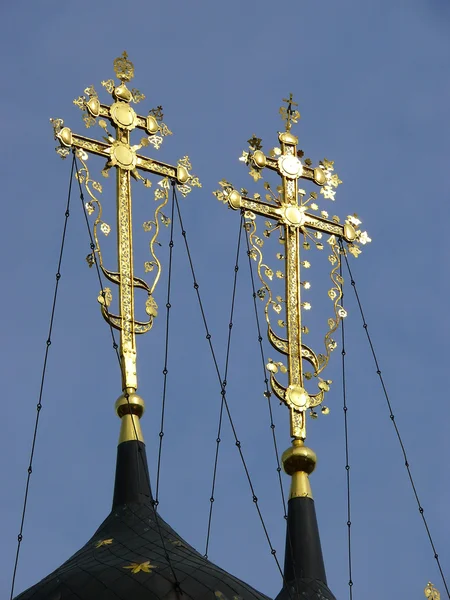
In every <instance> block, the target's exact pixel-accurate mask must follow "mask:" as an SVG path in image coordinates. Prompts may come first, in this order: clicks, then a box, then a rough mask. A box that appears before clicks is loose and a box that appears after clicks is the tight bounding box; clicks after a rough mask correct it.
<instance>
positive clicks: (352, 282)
mask: <svg viewBox="0 0 450 600" xmlns="http://www.w3.org/2000/svg"><path fill="white" fill-rule="evenodd" d="M344 257H345V263H346V265H347V269H348V274H349V276H350V282H351V284H352V287H353V291H354V292H355V296H356V301H357V303H358V308H359V312H360V314H361V319H362V322H363V328H364V330H365V332H366V336H367V341H368V342H369V346H370V351H371V353H372V357H373V360H374V363H375V366H376V373H377V375H378V377H379V379H380V383H381V387H382V388H383V394H384V397H385V399H386V404H387V407H388V410H389V418H390V419H391V422H392V425H393V426H394V429H395V434H396V436H397V439H398V442H399V444H400V448H401V451H402V454H403V458H404V461H405V468H406V471H407V473H408V478H409V481H410V483H411V488H412V490H413V493H414V497H415V499H416V502H417V507H418V509H419V513H420V516H421V517H422V521H423V524H424V527H425V530H426V532H427V536H428V539H429V541H430V545H431V548H432V550H433V555H434V559H435V561H436V564H437V566H438V569H439V573H440V575H441V579H442V583H443V584H444V587H445V591H446V592H447V596H448V597H449V598H450V592H449V589H448V586H447V581H446V579H445V575H444V571H443V570H442V566H441V562H440V560H439V555H438V553H437V551H436V546H435V544H434V541H433V537H432V535H431V531H430V528H429V525H428V521H427V519H426V517H425V510H424V508H423V506H422V504H421V502H420V499H419V494H418V492H417V488H416V484H415V482H414V479H413V476H412V472H411V468H410V466H409V461H408V456H407V454H406V449H405V445H404V443H403V439H402V436H401V435H400V430H399V428H398V425H397V422H396V420H395V415H394V413H393V410H392V404H391V401H390V399H389V395H388V392H387V389H386V384H385V382H384V379H383V375H382V373H381V369H380V366H379V363H378V358H377V355H376V353H375V348H374V345H373V342H372V339H371V337H370V333H369V326H368V324H367V321H366V317H365V315H364V311H363V308H362V303H361V300H360V297H359V294H358V290H357V289H356V282H355V280H354V279H353V274H352V271H351V269H350V265H349V262H348V259H347V255H346V254H344Z"/></svg>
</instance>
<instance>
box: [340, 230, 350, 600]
mask: <svg viewBox="0 0 450 600" xmlns="http://www.w3.org/2000/svg"><path fill="white" fill-rule="evenodd" d="M339 245H340V249H341V253H342V254H344V247H343V244H342V241H341V240H340V241H339ZM339 275H340V276H341V278H342V262H341V264H340V266H339ZM341 306H342V308H344V286H342V298H341ZM341 345H342V350H341V358H342V361H341V364H342V399H343V406H342V408H343V411H344V440H345V478H346V488H347V553H348V594H349V599H350V600H353V576H352V518H351V502H350V501H351V494H350V452H349V444H348V405H347V380H346V372H345V366H346V365H345V356H346V351H345V324H344V320H342V321H341Z"/></svg>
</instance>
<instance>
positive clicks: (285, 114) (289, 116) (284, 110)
mask: <svg viewBox="0 0 450 600" xmlns="http://www.w3.org/2000/svg"><path fill="white" fill-rule="evenodd" d="M283 102H286V104H287V107H286V106H280V111H279V112H280V115H281V118H282V119H283V121H286V131H290V130H291V127H292V123H297V122H298V120H299V119H300V113H299V111H298V110H294V109H293V108H292V107H293V106H298V104H297V102H294V96H293V94H292V92H291V93H290V94H289V98H283Z"/></svg>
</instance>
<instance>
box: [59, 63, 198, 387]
mask: <svg viewBox="0 0 450 600" xmlns="http://www.w3.org/2000/svg"><path fill="white" fill-rule="evenodd" d="M114 71H115V74H116V76H117V78H118V79H119V84H116V83H115V81H114V80H113V79H109V80H107V81H102V85H103V86H104V87H105V88H106V90H107V91H108V92H109V93H110V94H111V96H112V98H113V102H112V103H111V104H110V105H108V104H102V103H101V102H100V100H99V98H98V94H97V92H96V91H95V89H94V87H93V86H90V87H88V88H86V89H85V90H84V93H85V95H84V96H80V97H79V98H77V99H76V100H74V104H76V105H77V106H78V107H79V108H80V109H81V110H82V111H83V112H84V117H83V120H84V122H85V124H86V127H91V126H92V125H95V124H98V125H99V126H100V127H101V128H102V129H103V130H104V132H105V134H106V135H105V136H104V138H103V141H98V140H95V139H91V138H88V137H85V136H82V135H78V134H76V133H74V132H73V131H72V130H71V129H69V128H68V127H64V122H63V121H62V119H52V120H51V121H52V123H53V128H54V133H55V138H56V139H57V140H58V141H59V142H60V146H59V147H58V148H57V152H58V153H59V154H60V155H61V156H62V157H63V158H65V157H66V156H67V155H68V154H69V151H70V149H73V150H74V151H75V152H76V155H77V157H78V159H79V160H80V162H81V163H82V168H81V169H80V171H79V173H78V178H79V180H80V181H81V183H84V185H85V188H86V190H87V192H88V194H89V197H90V199H89V201H88V202H87V203H86V209H87V211H88V212H89V213H90V214H92V213H94V212H96V219H95V223H94V239H95V249H94V251H93V253H92V254H90V255H88V257H87V261H88V263H89V266H92V265H93V264H94V262H95V259H96V257H98V262H99V265H100V267H101V269H102V271H103V273H104V274H105V276H106V277H107V279H108V280H109V281H111V282H112V283H115V284H117V285H118V286H119V309H120V310H119V315H113V314H112V313H111V312H110V311H109V309H108V307H109V305H110V303H111V299H112V294H111V290H110V289H109V288H105V289H104V290H102V292H101V294H100V296H99V298H98V300H99V302H100V304H101V309H102V314H103V316H104V318H105V319H106V321H107V322H108V323H109V324H110V325H112V326H113V327H115V328H116V329H118V330H120V356H121V362H122V387H123V390H124V392H128V393H133V392H135V391H136V389H137V375H136V339H135V335H136V334H141V333H146V332H147V331H148V330H149V329H150V328H151V326H152V323H153V318H154V317H155V316H156V315H157V305H156V302H155V300H154V298H153V291H154V289H155V286H156V284H157V281H158V279H159V275H160V269H161V266H160V263H159V260H158V258H157V257H156V255H155V253H154V244H155V243H156V238H157V236H158V232H159V222H160V221H161V222H162V223H163V224H166V225H167V224H168V222H170V220H169V219H168V218H167V217H165V216H164V215H163V214H162V212H161V209H162V208H163V207H164V206H165V204H167V201H168V190H169V187H170V184H169V180H171V181H172V182H173V183H174V184H176V185H177V187H178V189H179V190H180V192H181V193H182V194H183V195H186V194H187V193H189V192H190V191H191V188H192V186H198V187H201V184H200V182H199V180H198V178H197V177H194V176H192V175H191V174H190V173H189V169H190V168H191V165H190V163H189V158H188V157H187V156H185V157H184V158H183V159H181V160H180V161H178V164H177V166H176V167H174V166H172V165H168V164H166V163H163V162H160V161H158V160H155V159H153V158H148V157H146V156H143V155H141V154H138V153H137V151H138V150H139V149H140V148H142V147H145V146H149V145H152V146H153V147H154V148H155V149H158V148H159V147H160V145H161V143H162V142H163V138H164V137H165V136H166V135H170V134H171V133H172V132H171V131H170V130H169V128H168V127H167V126H166V125H165V124H164V123H163V122H162V117H163V115H162V108H161V107H160V106H159V107H157V108H156V109H153V110H151V111H150V112H149V114H148V115H147V116H146V117H142V116H140V115H138V114H136V112H135V111H134V109H133V108H132V106H131V103H137V102H140V101H141V100H142V99H143V98H144V95H143V94H141V92H139V90H137V89H134V88H133V89H131V90H130V89H128V87H127V82H129V81H130V80H131V79H132V78H133V76H134V67H133V64H132V63H131V62H130V61H129V60H128V57H127V54H126V52H124V53H123V55H122V56H121V57H119V58H117V59H116V60H115V61H114ZM108 122H109V124H110V125H111V126H112V127H113V128H114V130H115V135H114V136H113V135H111V134H110V132H109V131H108ZM135 129H138V130H141V131H144V132H145V134H146V135H145V137H143V138H142V139H141V140H140V143H139V144H136V145H131V143H130V134H131V132H132V131H133V130H135ZM87 153H92V154H96V155H98V156H101V157H104V158H106V161H107V162H106V166H105V168H104V169H103V171H102V175H103V176H105V177H108V170H109V169H110V168H111V167H115V169H116V177H117V240H118V271H117V272H114V271H110V270H108V269H106V268H105V267H104V265H103V260H102V254H101V250H100V244H99V240H98V229H100V231H101V232H102V233H104V234H105V235H108V233H109V231H110V227H109V225H108V224H107V223H104V222H103V221H102V206H101V204H100V201H99V200H98V197H97V194H98V193H101V191H102V186H101V185H100V183H99V182H97V181H94V180H92V179H91V177H90V174H89V170H88V167H87V164H86V160H87V158H88V154H87ZM139 171H143V172H147V173H153V174H156V175H161V176H163V180H162V181H161V182H160V186H161V187H160V188H159V189H157V190H156V192H155V200H157V201H159V205H158V207H157V208H156V210H155V214H154V219H153V220H152V221H147V222H146V223H144V229H145V231H153V236H152V238H151V241H150V252H151V254H152V258H153V260H151V261H149V262H146V263H145V270H146V271H148V272H149V271H154V280H153V283H152V285H148V284H147V283H146V282H145V281H144V280H143V279H140V278H138V277H135V275H134V265H133V232H132V205H131V176H132V177H133V178H134V179H136V180H140V181H142V182H143V183H144V185H145V186H146V187H150V186H151V182H150V181H149V180H148V179H146V178H144V177H143V176H142V175H141V174H140V173H139ZM135 288H140V289H143V290H145V291H146V292H147V301H146V312H147V315H148V320H147V321H146V322H140V321H137V320H136V319H135V312H134V289H135Z"/></svg>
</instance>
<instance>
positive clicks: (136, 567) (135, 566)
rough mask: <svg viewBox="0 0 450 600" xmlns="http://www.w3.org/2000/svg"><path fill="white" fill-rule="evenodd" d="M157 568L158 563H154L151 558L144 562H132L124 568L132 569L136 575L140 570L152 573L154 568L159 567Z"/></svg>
mask: <svg viewBox="0 0 450 600" xmlns="http://www.w3.org/2000/svg"><path fill="white" fill-rule="evenodd" d="M157 568H158V567H157V566H156V565H152V564H151V562H150V561H149V560H146V561H145V562H142V563H131V565H126V566H125V567H124V569H130V571H131V572H132V573H133V575H135V574H136V573H139V572H140V571H143V572H144V573H151V572H152V571H153V569H157Z"/></svg>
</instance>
